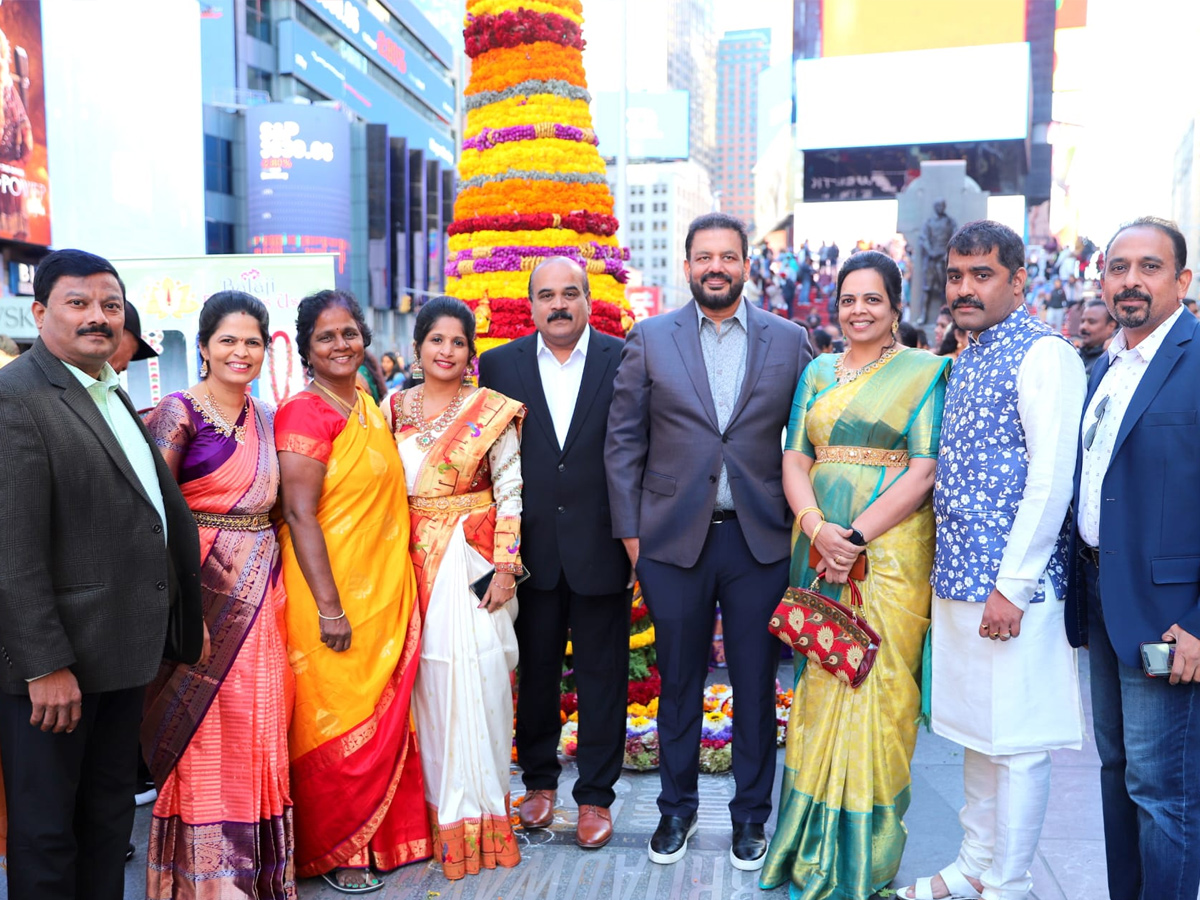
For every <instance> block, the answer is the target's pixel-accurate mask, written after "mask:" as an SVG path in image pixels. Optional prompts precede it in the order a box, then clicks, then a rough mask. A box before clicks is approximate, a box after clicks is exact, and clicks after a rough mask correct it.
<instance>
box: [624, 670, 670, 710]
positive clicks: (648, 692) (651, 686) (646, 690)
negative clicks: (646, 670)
mask: <svg viewBox="0 0 1200 900" xmlns="http://www.w3.org/2000/svg"><path fill="white" fill-rule="evenodd" d="M661 693H662V676H660V675H659V674H658V666H651V667H650V674H649V676H648V677H647V678H646V679H645V680H644V681H631V682H629V702H630V703H640V704H642V705H643V706H645V705H646V704H647V703H649V702H650V701H651V700H653V699H654V698H655V697H657V696H658V695H659V694H661Z"/></svg>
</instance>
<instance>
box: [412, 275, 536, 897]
mask: <svg viewBox="0 0 1200 900" xmlns="http://www.w3.org/2000/svg"><path fill="white" fill-rule="evenodd" d="M473 332H474V321H473V319H472V318H471V313H470V310H469V309H468V308H467V307H466V306H465V305H464V304H462V303H461V301H458V300H454V299H452V298H437V299H434V300H430V301H429V302H428V303H426V305H425V307H424V308H422V310H421V312H420V313H419V314H418V317H417V322H416V326H415V334H416V337H417V340H418V347H417V349H418V354H419V357H418V358H419V359H420V362H421V365H422V368H423V369H424V370H425V373H426V376H425V377H426V383H425V384H423V385H421V386H419V387H416V388H413V389H412V390H409V391H405V392H402V393H399V394H396V395H395V396H394V397H393V398H392V401H391V403H390V405H389V412H390V414H391V418H392V421H393V423H394V424H395V430H396V443H397V445H398V446H399V448H400V458H401V459H402V460H403V462H404V472H405V475H406V477H407V481H408V493H409V498H408V503H409V509H410V510H411V512H412V537H411V551H412V558H413V563H414V564H415V566H416V575H417V592H418V595H419V597H420V604H421V616H422V618H423V619H424V631H423V632H422V636H421V662H420V665H419V666H418V669H417V684H416V689H415V692H414V695H413V715H414V716H415V717H416V722H417V730H418V732H419V734H420V736H421V762H422V768H423V770H424V775H425V797H426V800H427V802H428V806H429V818H430V822H431V825H432V827H433V832H434V839H435V846H436V847H437V848H438V850H439V853H440V857H441V863H442V871H443V872H444V874H445V875H446V877H447V878H450V879H457V878H462V877H463V876H464V875H467V874H475V873H477V872H479V870H480V868H489V869H490V868H494V867H495V866H515V865H516V864H517V863H518V862H520V860H521V854H520V851H519V850H518V848H517V843H516V838H515V836H514V835H513V830H512V825H511V823H510V821H509V764H510V760H511V758H512V735H513V732H512V726H513V702H512V687H511V682H510V678H509V676H510V673H511V672H512V670H513V669H514V668H516V664H517V638H516V633H515V632H514V631H513V619H515V618H516V615H517V603H516V599H515V597H514V584H513V582H514V580H515V576H517V575H520V574H521V572H522V571H523V570H522V568H521V558H520V528H521V456H520V431H519V426H520V422H521V420H522V418H524V415H525V407H524V406H522V405H521V404H520V403H518V402H517V401H515V400H511V399H509V398H508V397H505V396H504V395H503V394H499V393H497V392H495V391H491V390H486V389H481V390H475V391H472V389H471V388H470V387H469V386H467V385H464V384H463V383H462V373H463V370H464V368H465V366H466V363H467V360H468V359H469V358H470V357H471V356H473V355H474V353H473V350H474V347H473V343H474V341H473V337H474V334H473ZM434 410H440V414H439V415H434V416H433V418H430V415H431V414H432V413H433V411H434ZM493 570H494V572H495V576H494V578H493V580H492V584H491V586H490V587H489V588H488V589H487V591H484V590H483V589H480V590H479V595H476V594H475V593H473V592H472V588H471V585H472V583H473V582H475V581H477V580H478V579H479V578H481V577H483V576H485V575H487V574H488V573H490V572H493ZM501 582H503V585H501ZM481 601H483V602H481Z"/></svg>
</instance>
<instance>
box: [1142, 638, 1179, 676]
mask: <svg viewBox="0 0 1200 900" xmlns="http://www.w3.org/2000/svg"><path fill="white" fill-rule="evenodd" d="M1141 651H1142V671H1143V672H1145V673H1146V675H1147V676H1148V677H1150V678H1166V677H1167V676H1169V675H1170V674H1171V666H1172V665H1173V664H1174V662H1175V642H1174V641H1146V642H1145V643H1143V644H1142V645H1141Z"/></svg>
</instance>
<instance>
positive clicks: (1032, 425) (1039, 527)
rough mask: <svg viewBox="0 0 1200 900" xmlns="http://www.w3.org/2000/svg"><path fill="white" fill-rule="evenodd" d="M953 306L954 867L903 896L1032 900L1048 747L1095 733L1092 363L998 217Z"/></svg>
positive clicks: (946, 598)
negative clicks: (1072, 542)
mask: <svg viewBox="0 0 1200 900" xmlns="http://www.w3.org/2000/svg"><path fill="white" fill-rule="evenodd" d="M946 273H947V274H946V299H947V302H948V303H949V304H950V309H951V312H952V314H953V316H954V321H955V324H956V325H957V326H958V327H959V328H963V329H965V330H966V331H968V332H969V333H970V335H971V339H970V343H969V344H968V346H967V347H966V348H965V349H964V350H963V351H962V353H961V354H960V355H959V357H958V360H957V361H956V362H955V364H954V369H953V371H952V372H951V376H950V384H949V386H948V388H947V391H946V404H945V414H944V416H943V419H942V428H941V445H940V448H939V451H938V463H937V477H936V481H935V484H934V489H933V506H934V514H935V516H936V520H937V551H936V555H935V558H934V569H933V590H934V600H933V626H932V627H933V640H932V643H933V690H932V724H933V730H934V731H935V732H936V733H937V734H939V735H942V736H943V737H947V738H949V739H951V740H953V741H955V742H956V743H958V744H961V745H962V746H963V748H964V752H963V785H964V794H965V796H966V805H965V806H964V807H963V809H962V811H961V812H960V814H959V821H960V822H961V823H962V826H963V832H964V838H963V842H962V845H961V847H960V849H959V853H958V858H957V859H956V860H955V861H954V862H952V863H951V864H950V865H948V866H946V867H945V868H944V869H942V870H941V871H940V872H939V873H938V874H937V875H936V876H934V877H933V878H931V879H929V880H926V879H919V880H918V882H917V884H916V886H915V888H914V889H909V890H905V891H902V892H901V894H900V896H901V897H905V898H906V900H907V898H913V897H922V896H923V897H927V898H928V897H931V896H932V897H934V898H942V897H948V896H951V895H953V896H955V897H960V896H962V897H976V896H982V897H984V898H986V900H1024V898H1026V897H1028V896H1029V892H1030V890H1031V888H1032V884H1033V881H1032V877H1031V876H1030V868H1031V866H1032V863H1033V858H1034V854H1035V852H1036V850H1037V842H1038V838H1039V836H1040V834H1041V828H1042V822H1043V820H1044V818H1045V813H1046V805H1047V803H1048V801H1049V797H1050V751H1051V750H1055V749H1062V748H1072V749H1078V748H1079V747H1080V745H1081V743H1082V738H1083V722H1082V715H1081V712H1080V705H1079V679H1078V672H1077V669H1076V659H1075V651H1074V650H1072V649H1071V647H1070V646H1069V645H1068V643H1067V641H1066V640H1065V636H1064V635H1063V632H1062V621H1063V605H1062V603H1061V602H1059V601H1060V599H1061V598H1062V597H1063V596H1064V593H1065V589H1066V561H1067V537H1068V532H1067V528H1066V518H1067V507H1068V505H1069V503H1070V500H1071V492H1070V490H1069V489H1068V488H1067V480H1068V479H1069V478H1070V473H1071V472H1072V471H1073V470H1074V467H1075V445H1076V423H1077V421H1078V417H1079V414H1080V410H1081V408H1082V406H1083V396H1084V391H1085V380H1084V375H1083V364H1082V363H1081V362H1080V361H1079V357H1078V355H1077V354H1076V353H1075V350H1074V348H1072V347H1071V345H1070V343H1068V342H1067V341H1066V339H1065V338H1063V337H1062V335H1060V334H1056V333H1055V332H1053V331H1052V330H1051V329H1050V328H1049V327H1048V326H1046V325H1044V324H1043V323H1042V322H1040V321H1039V320H1037V319H1036V318H1034V317H1032V316H1030V315H1029V314H1028V313H1027V312H1026V310H1025V304H1024V287H1025V278H1026V272H1025V250H1024V244H1023V242H1022V241H1021V238H1020V236H1019V235H1017V234H1016V233H1015V232H1013V231H1012V230H1011V229H1010V228H1008V227H1006V226H1004V225H1001V224H999V223H996V222H990V221H982V222H970V223H968V224H966V225H964V226H963V227H962V228H960V229H959V230H958V231H957V232H956V233H955V234H954V236H953V237H952V238H951V239H950V244H949V251H948V257H947V268H946Z"/></svg>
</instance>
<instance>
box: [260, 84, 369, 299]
mask: <svg viewBox="0 0 1200 900" xmlns="http://www.w3.org/2000/svg"><path fill="white" fill-rule="evenodd" d="M246 157H247V165H246V172H247V180H248V182H249V189H248V191H247V197H246V215H247V221H248V224H249V239H250V247H249V249H250V251H251V252H252V253H333V254H335V255H336V257H337V262H336V265H335V267H334V274H335V280H336V283H337V287H338V288H339V289H340V290H349V289H350V269H349V265H348V263H349V254H350V227H351V217H350V122H349V120H348V119H347V118H346V113H344V112H342V111H341V110H339V109H334V108H331V107H326V106H304V105H299V104H292V103H286V104H285V103H266V104H263V105H261V106H252V107H250V108H249V109H248V110H246Z"/></svg>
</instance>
